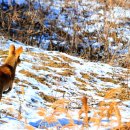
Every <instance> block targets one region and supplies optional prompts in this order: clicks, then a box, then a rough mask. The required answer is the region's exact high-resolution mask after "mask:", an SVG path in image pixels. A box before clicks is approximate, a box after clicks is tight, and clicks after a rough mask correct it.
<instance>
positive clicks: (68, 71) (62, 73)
mask: <svg viewBox="0 0 130 130" xmlns="http://www.w3.org/2000/svg"><path fill="white" fill-rule="evenodd" d="M58 74H59V75H61V76H71V75H74V71H73V70H70V69H65V70H64V71H63V72H58Z"/></svg>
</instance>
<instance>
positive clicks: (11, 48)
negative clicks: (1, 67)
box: [9, 45, 15, 56]
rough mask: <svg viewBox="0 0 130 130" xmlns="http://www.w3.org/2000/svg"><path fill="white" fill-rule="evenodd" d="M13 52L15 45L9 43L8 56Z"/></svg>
mask: <svg viewBox="0 0 130 130" xmlns="http://www.w3.org/2000/svg"><path fill="white" fill-rule="evenodd" d="M13 54H15V46H14V45H10V48H9V56H11V55H13Z"/></svg>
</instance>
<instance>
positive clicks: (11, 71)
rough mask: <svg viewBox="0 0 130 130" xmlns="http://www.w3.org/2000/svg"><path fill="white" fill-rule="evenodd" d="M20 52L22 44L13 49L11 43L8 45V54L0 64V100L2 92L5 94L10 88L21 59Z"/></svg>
mask: <svg viewBox="0 0 130 130" xmlns="http://www.w3.org/2000/svg"><path fill="white" fill-rule="evenodd" d="M22 52H23V48H22V46H21V47H19V48H17V49H15V46H14V45H13V44H12V45H10V47H9V52H8V56H7V58H6V59H5V62H4V64H3V65H1V66H0V101H1V99H2V94H7V93H8V92H10V91H11V90H12V87H13V82H14V78H15V71H16V67H17V65H18V64H19V63H20V61H21V60H20V54H21V53H22Z"/></svg>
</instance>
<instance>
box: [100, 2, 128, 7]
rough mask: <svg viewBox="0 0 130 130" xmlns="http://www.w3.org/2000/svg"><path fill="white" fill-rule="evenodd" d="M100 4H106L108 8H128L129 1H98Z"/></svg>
mask: <svg viewBox="0 0 130 130" xmlns="http://www.w3.org/2000/svg"><path fill="white" fill-rule="evenodd" d="M98 1H99V2H101V3H106V4H107V5H108V6H111V7H114V6H120V7H125V8H130V2H129V0H98Z"/></svg>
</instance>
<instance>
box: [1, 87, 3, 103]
mask: <svg viewBox="0 0 130 130" xmlns="http://www.w3.org/2000/svg"><path fill="white" fill-rule="evenodd" d="M2 91H3V87H0V101H1V98H2Z"/></svg>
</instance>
